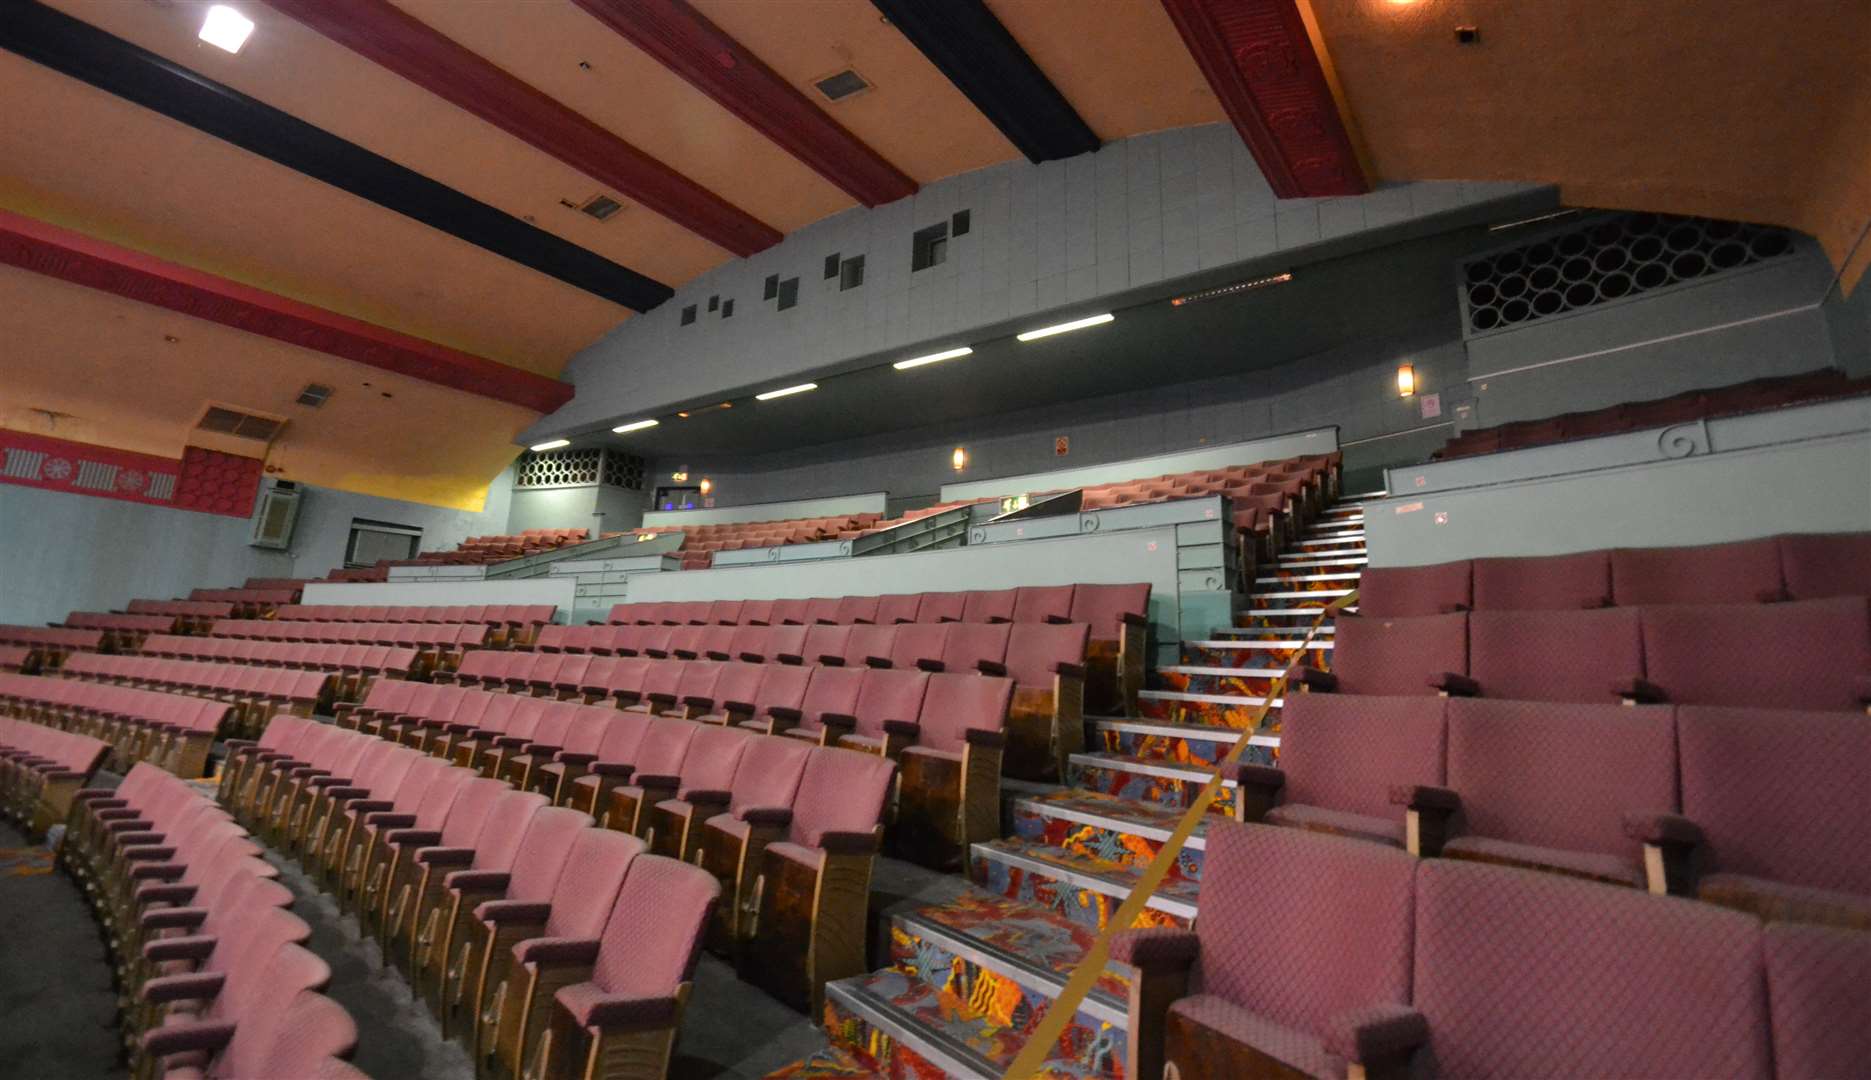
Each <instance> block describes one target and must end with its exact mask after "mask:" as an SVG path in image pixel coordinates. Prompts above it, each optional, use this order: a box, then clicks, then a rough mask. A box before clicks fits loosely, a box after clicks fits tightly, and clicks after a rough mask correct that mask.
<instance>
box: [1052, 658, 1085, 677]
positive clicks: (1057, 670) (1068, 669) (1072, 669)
mask: <svg viewBox="0 0 1871 1080" xmlns="http://www.w3.org/2000/svg"><path fill="white" fill-rule="evenodd" d="M1052 670H1053V674H1055V675H1058V676H1059V677H1061V678H1065V679H1083V678H1084V677H1085V665H1084V664H1068V663H1066V662H1065V661H1063V660H1061V661H1059V662H1058V663H1056V664H1054V665H1053V666H1052Z"/></svg>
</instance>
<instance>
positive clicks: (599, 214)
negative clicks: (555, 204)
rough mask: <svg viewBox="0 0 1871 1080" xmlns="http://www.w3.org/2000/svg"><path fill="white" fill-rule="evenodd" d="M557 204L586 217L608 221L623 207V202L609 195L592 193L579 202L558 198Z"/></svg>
mask: <svg viewBox="0 0 1871 1080" xmlns="http://www.w3.org/2000/svg"><path fill="white" fill-rule="evenodd" d="M559 205H560V206H567V207H570V208H572V209H573V210H576V211H578V212H579V213H581V214H584V215H585V216H587V217H593V218H596V219H598V220H599V221H609V220H610V219H611V217H612V216H613V215H615V214H616V213H617V212H618V211H619V210H622V209H623V208H624V204H623V203H620V202H618V201H617V200H616V199H613V198H611V197H610V196H609V195H593V196H592V197H591V198H589V199H586V200H585V201H584V202H581V203H580V202H573V201H572V200H570V199H560V200H559Z"/></svg>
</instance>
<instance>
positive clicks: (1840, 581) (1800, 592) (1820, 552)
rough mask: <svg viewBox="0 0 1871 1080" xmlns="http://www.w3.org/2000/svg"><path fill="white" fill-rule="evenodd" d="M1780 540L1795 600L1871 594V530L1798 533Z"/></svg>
mask: <svg viewBox="0 0 1871 1080" xmlns="http://www.w3.org/2000/svg"><path fill="white" fill-rule="evenodd" d="M1777 542H1778V544H1779V546H1780V569H1781V572H1782V574H1783V575H1784V576H1785V578H1786V586H1787V592H1788V593H1790V594H1791V595H1792V597H1793V599H1795V600H1813V599H1818V598H1821V597H1827V596H1871V532H1851V533H1794V534H1791V535H1788V536H1782V537H1779V538H1778V541H1777Z"/></svg>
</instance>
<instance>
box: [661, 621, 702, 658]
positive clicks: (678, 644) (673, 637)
mask: <svg viewBox="0 0 1871 1080" xmlns="http://www.w3.org/2000/svg"><path fill="white" fill-rule="evenodd" d="M706 630H707V628H706V627H702V626H678V627H676V628H675V631H674V632H673V633H671V634H670V635H669V652H670V654H671V655H673V656H680V657H682V658H683V659H688V658H690V657H695V656H700V655H701V653H702V634H703V633H704V632H706Z"/></svg>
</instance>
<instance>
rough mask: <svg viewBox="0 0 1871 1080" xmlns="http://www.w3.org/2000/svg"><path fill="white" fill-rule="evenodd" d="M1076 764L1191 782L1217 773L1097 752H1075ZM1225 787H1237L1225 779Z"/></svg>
mask: <svg viewBox="0 0 1871 1080" xmlns="http://www.w3.org/2000/svg"><path fill="white" fill-rule="evenodd" d="M1069 760H1070V761H1071V762H1073V763H1074V764H1076V765H1078V766H1079V767H1081V768H1086V769H1103V770H1105V771H1107V772H1129V773H1136V774H1138V775H1140V776H1154V777H1158V778H1160V779H1163V780H1181V781H1184V782H1187V783H1191V784H1206V783H1208V782H1209V780H1210V779H1212V778H1213V777H1214V775H1215V771H1214V770H1213V769H1209V770H1206V771H1204V770H1202V769H1195V768H1190V767H1188V766H1186V765H1173V764H1170V763H1169V762H1160V763H1159V762H1154V761H1114V760H1112V759H1111V758H1103V757H1099V756H1098V755H1096V754H1073V755H1072V756H1071V758H1070V759H1069ZM1221 786H1222V787H1224V788H1231V787H1236V786H1238V785H1236V784H1235V782H1234V781H1232V780H1223V781H1222V782H1221Z"/></svg>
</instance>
